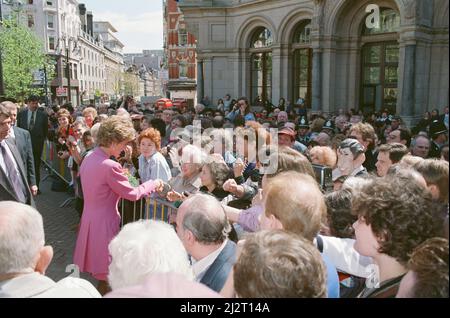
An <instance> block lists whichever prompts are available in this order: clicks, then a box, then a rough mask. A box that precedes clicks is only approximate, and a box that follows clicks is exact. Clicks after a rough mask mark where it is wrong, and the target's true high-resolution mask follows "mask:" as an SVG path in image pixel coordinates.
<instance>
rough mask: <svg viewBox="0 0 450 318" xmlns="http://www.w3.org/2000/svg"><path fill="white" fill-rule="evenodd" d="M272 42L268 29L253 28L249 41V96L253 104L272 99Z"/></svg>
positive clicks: (261, 103)
mask: <svg viewBox="0 0 450 318" xmlns="http://www.w3.org/2000/svg"><path fill="white" fill-rule="evenodd" d="M272 44H273V36H272V33H271V32H270V30H269V29H267V28H264V27H261V28H258V29H257V30H255V32H254V34H253V36H252V37H251V41H250V49H249V52H250V64H251V70H250V97H251V103H252V104H253V105H259V104H260V105H261V106H262V105H264V104H265V103H266V102H271V101H272V48H271V47H272Z"/></svg>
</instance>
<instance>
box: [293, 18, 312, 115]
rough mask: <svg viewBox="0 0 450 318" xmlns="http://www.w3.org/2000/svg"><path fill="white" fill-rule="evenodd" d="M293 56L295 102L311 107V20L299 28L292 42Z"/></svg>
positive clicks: (304, 22) (302, 23) (301, 24)
mask: <svg viewBox="0 0 450 318" xmlns="http://www.w3.org/2000/svg"><path fill="white" fill-rule="evenodd" d="M292 48H293V49H294V55H293V59H294V60H293V80H292V85H293V101H294V102H295V103H300V102H302V101H303V102H304V103H305V105H306V106H307V107H311V74H312V49H311V20H305V21H302V22H300V23H299V25H298V26H297V28H296V30H295V32H294V37H293V41H292Z"/></svg>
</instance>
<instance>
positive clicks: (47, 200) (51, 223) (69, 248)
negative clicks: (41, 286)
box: [36, 170, 96, 286]
mask: <svg viewBox="0 0 450 318" xmlns="http://www.w3.org/2000/svg"><path fill="white" fill-rule="evenodd" d="M41 176H42V177H41V178H42V179H45V180H44V181H43V182H42V181H41V184H40V188H41V192H42V193H41V194H40V195H38V196H37V197H36V206H37V209H38V211H39V212H40V213H41V214H42V217H43V219H44V229H45V239H46V245H50V246H52V247H53V253H54V255H53V260H52V262H51V264H50V266H49V268H48V269H47V273H46V275H47V276H48V277H50V278H51V279H53V280H55V281H58V280H60V279H62V278H65V277H67V276H69V275H71V273H72V271H70V270H69V269H68V270H67V272H66V268H67V266H69V265H71V264H72V263H73V251H74V248H75V242H76V237H77V232H76V231H77V225H78V223H79V221H80V219H79V216H78V213H77V211H76V210H75V202H74V201H73V202H72V203H69V204H68V205H66V206H65V207H61V205H62V203H64V202H65V201H66V200H67V199H70V198H71V195H69V194H68V193H67V192H54V191H51V185H52V182H53V180H54V179H53V177H50V176H49V173H48V172H47V171H45V170H42V173H41ZM81 278H85V279H87V280H89V281H90V282H91V283H93V284H94V286H95V285H96V281H95V279H93V278H91V277H90V276H89V275H87V274H84V273H81Z"/></svg>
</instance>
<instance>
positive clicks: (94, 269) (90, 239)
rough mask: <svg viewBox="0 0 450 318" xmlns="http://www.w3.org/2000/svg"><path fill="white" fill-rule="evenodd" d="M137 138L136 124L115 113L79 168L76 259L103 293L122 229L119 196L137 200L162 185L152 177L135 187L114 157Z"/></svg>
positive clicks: (76, 262)
mask: <svg viewBox="0 0 450 318" xmlns="http://www.w3.org/2000/svg"><path fill="white" fill-rule="evenodd" d="M134 138H135V131H134V129H133V124H132V123H131V122H130V121H129V120H127V119H124V118H122V117H119V116H112V117H111V118H109V119H108V120H107V121H105V122H104V123H103V124H102V125H101V127H100V129H99V132H98V136H97V148H96V149H95V150H94V151H93V152H92V154H91V155H89V156H88V157H86V158H85V159H84V161H83V164H82V165H81V169H80V176H81V184H82V186H83V194H84V209H83V216H82V218H81V225H80V231H79V233H78V238H77V243H76V247H75V252H74V263H75V264H76V265H78V267H79V268H80V271H82V272H88V273H90V274H91V275H92V276H93V277H94V278H96V279H97V280H98V281H99V285H98V290H99V291H100V293H102V294H105V293H106V292H107V288H108V287H107V283H106V279H107V276H108V265H109V262H110V258H109V252H108V244H109V243H110V242H111V240H112V239H113V238H114V237H115V236H116V235H117V233H118V232H119V229H120V214H119V211H118V209H117V204H118V202H119V199H120V198H125V199H127V200H130V201H136V200H139V199H141V198H142V197H144V196H146V195H149V194H151V193H153V192H154V191H157V190H161V189H162V187H163V182H162V181H161V180H149V181H147V182H144V183H143V184H141V185H140V186H138V187H136V188H134V187H133V186H131V185H130V183H129V181H128V178H127V176H126V175H125V174H124V172H123V169H122V167H121V166H120V164H119V163H117V162H116V161H114V160H112V159H111V158H118V157H119V155H120V153H121V152H122V151H123V150H124V149H125V147H126V146H127V144H128V143H130V142H131V141H132V140H133V139H134Z"/></svg>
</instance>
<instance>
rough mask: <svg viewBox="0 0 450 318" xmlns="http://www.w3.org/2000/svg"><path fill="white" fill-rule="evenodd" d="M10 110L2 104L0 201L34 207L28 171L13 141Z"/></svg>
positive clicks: (0, 105)
mask: <svg viewBox="0 0 450 318" xmlns="http://www.w3.org/2000/svg"><path fill="white" fill-rule="evenodd" d="M10 129H11V115H10V112H9V109H8V108H7V107H6V106H4V105H2V104H0V201H17V202H20V203H25V204H28V205H31V206H34V200H33V195H32V194H31V191H30V186H29V184H28V181H27V175H26V170H25V167H24V164H23V162H22V159H21V156H20V153H19V150H17V147H16V146H15V145H14V142H13V141H12V140H11V139H8V136H9V132H10Z"/></svg>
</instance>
